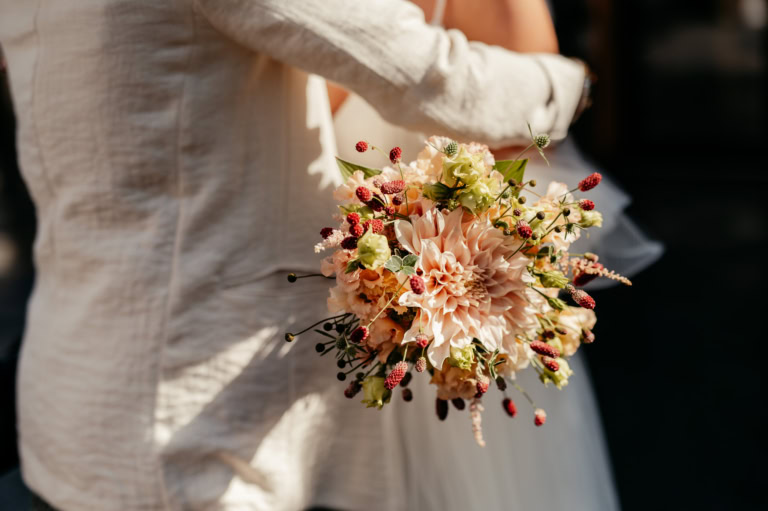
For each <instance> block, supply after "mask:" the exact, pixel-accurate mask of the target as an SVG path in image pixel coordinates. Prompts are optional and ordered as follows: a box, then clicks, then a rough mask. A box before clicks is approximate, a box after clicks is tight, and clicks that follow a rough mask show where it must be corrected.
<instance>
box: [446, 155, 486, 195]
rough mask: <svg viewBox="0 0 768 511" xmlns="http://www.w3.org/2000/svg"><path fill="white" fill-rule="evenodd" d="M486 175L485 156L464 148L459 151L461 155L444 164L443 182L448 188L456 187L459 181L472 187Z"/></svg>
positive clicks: (449, 159) (447, 160)
mask: <svg viewBox="0 0 768 511" xmlns="http://www.w3.org/2000/svg"><path fill="white" fill-rule="evenodd" d="M485 173H486V172H485V162H484V161H483V155H482V154H472V153H470V152H469V151H467V148H466V147H464V146H462V147H461V149H459V154H457V155H456V156H454V157H453V158H448V159H446V160H445V161H444V162H443V181H445V184H447V185H448V186H456V184H457V183H458V182H459V181H461V182H462V183H464V184H465V185H467V186H472V185H473V184H474V183H475V181H477V180H478V179H480V178H481V177H483V176H484V175H485Z"/></svg>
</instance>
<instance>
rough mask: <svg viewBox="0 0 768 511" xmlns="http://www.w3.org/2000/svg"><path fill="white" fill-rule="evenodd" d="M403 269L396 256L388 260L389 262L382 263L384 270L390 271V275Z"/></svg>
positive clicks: (400, 261) (401, 261)
mask: <svg viewBox="0 0 768 511" xmlns="http://www.w3.org/2000/svg"><path fill="white" fill-rule="evenodd" d="M402 267H403V260H402V259H401V258H400V257H399V256H396V255H393V256H392V257H390V258H389V260H388V261H387V262H386V263H384V268H386V269H387V270H389V271H391V272H392V273H397V272H399V271H400V270H401V269H402Z"/></svg>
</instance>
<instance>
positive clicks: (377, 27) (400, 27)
mask: <svg viewBox="0 0 768 511" xmlns="http://www.w3.org/2000/svg"><path fill="white" fill-rule="evenodd" d="M193 1H194V2H195V4H196V7H197V9H198V11H199V12H200V14H201V15H202V16H203V17H205V18H207V20H208V21H209V22H210V23H211V24H212V25H213V26H214V27H215V28H216V29H218V30H220V31H221V32H223V33H224V34H225V35H227V36H228V37H230V38H232V39H234V40H236V41H237V42H239V43H240V44H242V45H244V46H246V47H248V48H250V49H252V50H254V51H257V52H260V53H264V54H266V55H269V56H270V57H273V58H275V59H277V60H280V61H282V62H285V63H286V64H289V65H291V66H294V67H297V68H300V69H303V70H305V71H307V72H310V73H315V74H318V75H321V76H323V77H325V78H328V79H329V80H332V81H334V82H337V83H340V84H341V85H343V86H344V87H346V88H348V89H349V90H352V91H354V92H356V93H357V94H359V95H360V96H362V97H363V98H365V99H366V100H367V101H368V102H369V103H370V104H371V105H373V106H374V107H375V108H376V109H377V110H378V111H379V112H380V114H381V115H382V116H383V117H384V118H385V119H387V120H388V121H390V122H392V123H394V124H399V125H402V126H405V127H408V128H411V129H417V130H420V131H423V132H428V133H436V134H442V135H448V136H453V137H455V138H458V139H460V140H474V141H478V142H485V143H487V144H489V145H491V146H495V147H498V146H504V145H512V144H517V143H523V142H525V141H527V140H528V128H527V126H526V123H530V124H531V126H532V127H533V129H534V132H541V133H549V134H550V136H551V137H552V138H553V139H555V140H557V139H561V138H563V137H565V135H566V133H567V131H568V126H569V125H570V122H571V119H572V117H573V114H574V112H575V110H576V107H577V104H578V102H579V99H580V97H581V91H582V84H583V80H584V69H583V66H582V65H580V64H579V63H576V62H573V61H571V60H569V59H566V58H564V57H561V56H558V55H547V54H535V55H532V54H518V53H514V52H510V51H507V50H504V49H502V48H500V47H497V46H488V45H485V44H481V43H477V42H470V41H467V39H466V37H465V36H464V35H463V34H462V33H461V32H460V31H458V30H445V29H442V28H440V27H434V26H430V25H428V24H427V23H426V22H425V21H424V16H423V14H422V12H421V10H420V9H419V8H418V7H416V6H415V5H413V4H411V3H410V2H407V1H405V0H193Z"/></svg>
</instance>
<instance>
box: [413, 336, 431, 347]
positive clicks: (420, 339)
mask: <svg viewBox="0 0 768 511" xmlns="http://www.w3.org/2000/svg"><path fill="white" fill-rule="evenodd" d="M427 344H429V337H427V335H426V334H416V346H418V347H419V348H426V347H427Z"/></svg>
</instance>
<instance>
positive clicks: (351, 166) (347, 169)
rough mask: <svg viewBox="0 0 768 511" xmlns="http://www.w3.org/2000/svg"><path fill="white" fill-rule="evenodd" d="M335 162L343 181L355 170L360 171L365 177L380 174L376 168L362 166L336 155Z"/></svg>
mask: <svg viewBox="0 0 768 511" xmlns="http://www.w3.org/2000/svg"><path fill="white" fill-rule="evenodd" d="M336 164H337V165H338V166H339V171H340V172H341V177H342V178H344V181H346V180H347V179H349V178H350V176H352V174H354V172H355V171H356V170H359V171H361V172H362V173H363V174H365V177H367V178H368V177H373V176H378V175H379V174H381V171H380V170H378V169H371V168H368V167H363V166H362V165H358V164H356V163H351V162H348V161H345V160H342V159H341V158H338V157H337V158H336Z"/></svg>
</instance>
